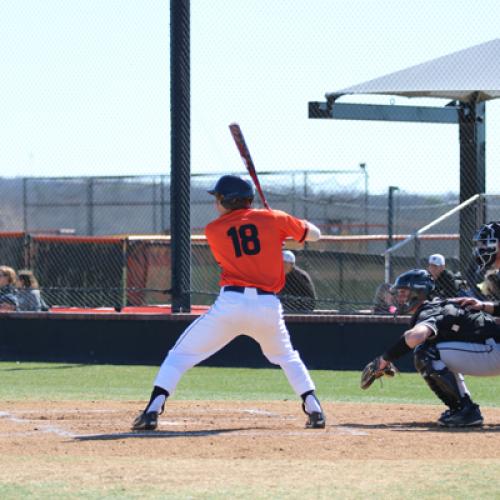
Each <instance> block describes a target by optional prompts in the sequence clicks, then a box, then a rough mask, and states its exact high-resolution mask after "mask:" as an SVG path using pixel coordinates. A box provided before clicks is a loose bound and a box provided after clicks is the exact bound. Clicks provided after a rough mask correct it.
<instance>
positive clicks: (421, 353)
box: [413, 343, 461, 409]
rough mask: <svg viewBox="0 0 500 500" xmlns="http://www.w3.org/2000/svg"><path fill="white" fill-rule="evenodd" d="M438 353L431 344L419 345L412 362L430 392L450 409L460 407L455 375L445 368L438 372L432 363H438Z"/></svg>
mask: <svg viewBox="0 0 500 500" xmlns="http://www.w3.org/2000/svg"><path fill="white" fill-rule="evenodd" d="M440 359H441V358H440V356H439V351H438V349H437V348H436V346H433V345H431V344H427V343H424V344H421V345H419V346H417V347H416V348H415V351H414V353H413V360H414V363H415V368H416V369H417V371H418V372H419V373H420V375H422V377H423V378H424V380H425V382H426V383H427V385H428V386H429V387H430V389H431V391H432V392H434V394H436V396H437V397H438V398H439V399H440V400H441V401H442V402H443V403H444V404H445V405H446V406H449V407H450V408H451V409H456V408H459V407H460V403H461V395H460V390H459V388H458V384H457V381H456V379H455V375H454V374H453V373H452V372H451V371H450V370H449V369H448V368H447V367H446V366H445V367H444V368H443V369H441V370H438V369H436V368H434V366H433V361H439V360H440Z"/></svg>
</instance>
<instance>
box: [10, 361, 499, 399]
mask: <svg viewBox="0 0 500 500" xmlns="http://www.w3.org/2000/svg"><path fill="white" fill-rule="evenodd" d="M157 370H158V368H157V367H154V366H114V365H79V364H63V363H15V362H3V363H0V378H1V383H0V400H23V399H38V400H47V399H50V400H63V399H71V400H79V399H81V400H95V399H113V400H143V399H147V398H148V397H149V393H150V390H151V387H152V383H153V380H154V377H155V375H156V372H157ZM311 373H312V376H313V378H314V381H315V383H316V385H317V390H318V394H319V395H320V397H321V399H322V400H325V401H351V402H357V401H359V402H381V403H383V402H385V403H387V402H389V403H390V402H394V403H396V402H397V403H424V404H429V403H430V404H432V403H435V404H440V403H439V401H438V400H437V399H436V398H435V397H434V395H433V394H432V393H431V392H430V390H429V389H428V388H427V386H426V385H425V383H424V381H423V380H422V379H421V377H420V376H419V375H417V374H415V373H402V374H398V375H397V376H396V377H395V378H394V379H387V378H384V381H383V385H382V384H380V383H379V382H378V381H377V382H375V383H374V384H373V386H372V387H371V388H370V389H368V390H366V391H362V390H361V389H360V388H359V378H360V372H353V371H323V370H316V371H312V372H311ZM467 384H468V386H469V388H470V390H471V391H472V393H473V394H474V399H475V400H477V401H479V402H480V403H481V405H482V406H500V397H499V396H498V395H499V394H500V377H481V378H480V377H468V378H467ZM174 397H175V398H176V399H187V400H212V399H214V400H232V399H234V400H240V399H242V400H244V399H251V400H280V399H292V398H295V397H296V396H295V394H293V392H292V390H291V388H290V386H289V385H288V382H287V380H286V378H285V376H284V374H283V372H282V371H281V370H279V369H243V368H205V367H196V368H193V369H192V370H190V371H189V372H187V373H186V374H185V376H184V377H183V379H182V380H181V383H180V384H179V387H178V389H177V392H176V394H175V396H174Z"/></svg>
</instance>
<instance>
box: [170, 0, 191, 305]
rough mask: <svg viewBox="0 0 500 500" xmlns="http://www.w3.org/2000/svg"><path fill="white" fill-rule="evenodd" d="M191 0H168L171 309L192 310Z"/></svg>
mask: <svg viewBox="0 0 500 500" xmlns="http://www.w3.org/2000/svg"><path fill="white" fill-rule="evenodd" d="M190 112H191V109H190V2H189V0H170V118H171V134H170V136H171V138H170V141H171V172H172V175H171V182H170V200H171V211H170V224H171V235H172V240H171V241H172V260H171V266H172V286H171V288H172V312H174V313H175V312H190V311H191V295H190V290H191V212H190V203H191V179H190V176H191V151H190V146H191V144H190V142H191V131H190V121H191V116H190Z"/></svg>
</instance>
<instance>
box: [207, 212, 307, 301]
mask: <svg viewBox="0 0 500 500" xmlns="http://www.w3.org/2000/svg"><path fill="white" fill-rule="evenodd" d="M205 234H206V236H207V240H208V244H209V245H210V249H211V250H212V253H213V255H214V257H215V260H216V261H217V262H218V264H219V266H220V267H221V268H222V273H221V278H220V281H219V284H220V285H221V286H225V285H237V286H249V287H255V288H261V289H262V290H266V291H268V292H276V293H277V292H279V291H280V290H281V289H282V288H283V286H284V284H285V274H284V271H283V257H282V253H281V251H282V243H283V241H284V240H285V238H287V237H291V238H293V239H294V240H297V241H299V242H302V241H304V239H305V237H306V235H307V224H306V221H305V220H301V219H297V218H296V217H293V216H292V215H289V214H287V213H286V212H282V211H281V210H260V209H253V208H248V209H241V210H233V211H231V212H228V213H227V214H224V215H221V216H220V217H219V218H217V219H215V220H214V221H212V222H210V224H208V225H207V227H206V228H205Z"/></svg>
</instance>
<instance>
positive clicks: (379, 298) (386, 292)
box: [373, 283, 397, 314]
mask: <svg viewBox="0 0 500 500" xmlns="http://www.w3.org/2000/svg"><path fill="white" fill-rule="evenodd" d="M396 309H397V308H396V305H395V304H394V294H393V293H392V285H391V284H390V283H382V284H381V285H379V286H378V287H377V290H376V292H375V298H374V300H373V314H395V312H396Z"/></svg>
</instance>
